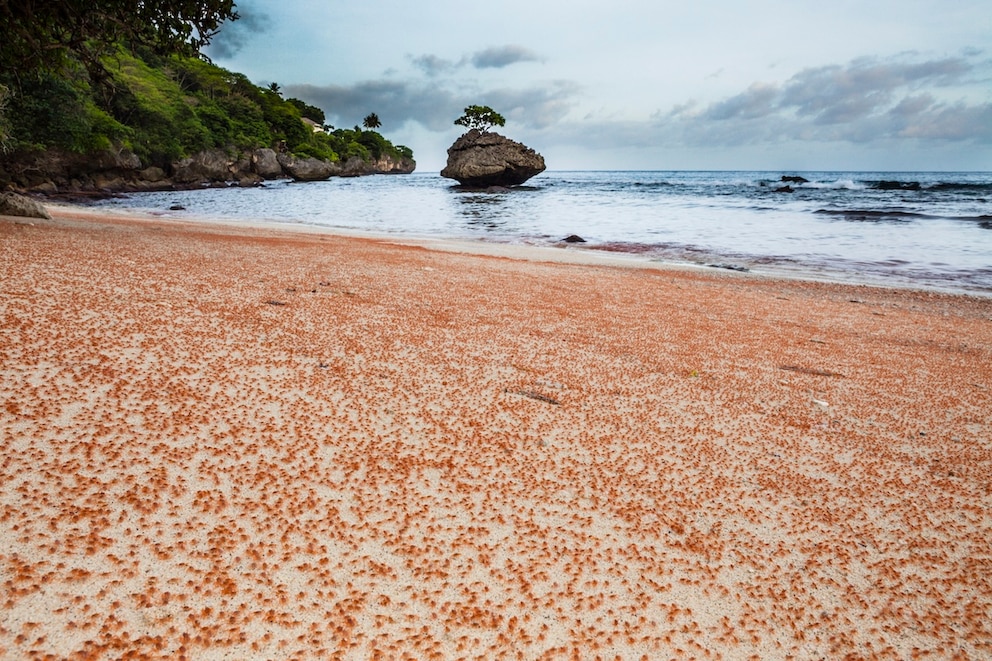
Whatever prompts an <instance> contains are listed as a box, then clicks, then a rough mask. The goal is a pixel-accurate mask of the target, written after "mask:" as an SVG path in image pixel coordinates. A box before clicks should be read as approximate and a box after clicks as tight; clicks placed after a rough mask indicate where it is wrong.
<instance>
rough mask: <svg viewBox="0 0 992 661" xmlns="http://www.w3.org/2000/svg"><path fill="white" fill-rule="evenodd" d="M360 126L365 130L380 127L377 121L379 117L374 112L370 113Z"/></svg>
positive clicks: (380, 123)
mask: <svg viewBox="0 0 992 661" xmlns="http://www.w3.org/2000/svg"><path fill="white" fill-rule="evenodd" d="M362 125H363V126H365V128H367V129H377V128H379V127H380V126H382V122H380V121H379V115H377V114H375V113H374V112H370V113H369V114H368V115H366V116H365V119H364V120H363V121H362Z"/></svg>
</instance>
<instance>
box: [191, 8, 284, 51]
mask: <svg viewBox="0 0 992 661" xmlns="http://www.w3.org/2000/svg"><path fill="white" fill-rule="evenodd" d="M237 12H238V20H236V21H231V22H228V23H225V24H224V25H223V26H222V27H221V29H220V31H219V32H218V33H217V34H216V35H215V36H214V38H213V39H212V40H211V42H210V45H209V46H207V47H206V48H205V49H204V52H206V54H207V55H208V56H209V57H211V58H214V59H221V60H223V59H230V58H232V57H234V55H235V54H237V52H238V51H240V50H241V49H242V48H244V47H245V45H247V44H248V42H249V41H251V40H252V39H253V38H254V37H255V36H256V35H258V34H261V33H262V32H264V31H265V30H266V29H267V27H268V25H269V23H270V19H269V17H268V15H267V14H266V13H265V12H264V11H262V10H261V9H258V8H257V7H256V6H255V5H254V4H247V3H245V2H238V5H237Z"/></svg>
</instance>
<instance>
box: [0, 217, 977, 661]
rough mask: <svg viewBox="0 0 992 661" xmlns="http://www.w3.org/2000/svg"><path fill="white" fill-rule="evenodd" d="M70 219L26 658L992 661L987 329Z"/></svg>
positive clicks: (745, 277)
mask: <svg viewBox="0 0 992 661" xmlns="http://www.w3.org/2000/svg"><path fill="white" fill-rule="evenodd" d="M50 210H51V211H52V214H53V217H54V219H53V220H52V221H45V220H37V219H13V218H7V217H4V218H0V243H2V244H3V251H2V255H3V257H2V260H0V274H2V281H3V283H4V286H3V287H2V288H0V314H2V315H3V316H2V319H3V323H2V325H0V358H2V360H0V437H2V438H3V439H5V453H4V458H3V460H2V462H0V482H2V483H3V484H5V485H6V487H5V489H4V490H3V491H2V492H0V542H2V543H0V584H2V585H3V586H4V590H3V599H2V601H0V603H2V610H0V656H11V657H17V658H27V657H30V656H32V655H34V656H43V655H45V654H50V655H54V656H60V657H69V656H71V655H79V656H87V655H90V656H104V657H109V656H113V657H117V656H123V655H124V654H125V653H128V652H130V653H136V654H140V655H144V656H146V657H148V658H163V659H164V658H197V659H201V658H203V659H212V658H230V657H242V658H245V657H256V658H257V657H268V658H276V657H278V658H290V657H297V658H328V657H332V658H347V659H359V658H373V657H375V656H376V655H380V656H383V657H387V658H388V657H400V656H401V655H402V654H404V653H405V654H407V655H408V656H409V655H412V656H415V657H417V658H455V657H458V656H482V657H485V658H517V655H518V654H522V655H523V656H524V657H525V658H569V657H570V656H574V655H575V654H578V655H579V656H580V657H581V658H587V657H588V658H593V657H595V656H596V655H601V656H603V657H606V658H614V657H616V656H619V657H620V658H624V659H628V658H629V659H639V658H644V657H646V658H659V657H664V658H668V657H673V656H680V657H693V656H694V657H702V656H710V657H713V658H718V657H722V658H746V657H748V656H750V655H756V656H758V657H761V658H784V657H785V656H787V655H792V656H795V657H799V658H820V657H827V658H842V657H844V656H845V655H853V656H861V657H882V658H885V657H889V658H910V657H912V656H913V655H925V654H930V655H938V656H940V655H947V654H949V653H951V654H960V655H962V656H964V657H966V658H979V657H983V656H987V655H989V654H992V627H990V624H989V622H988V618H987V617H986V615H987V613H988V612H989V610H990V609H992V573H990V572H989V571H988V569H989V560H988V559H989V558H992V513H990V512H989V511H988V507H987V503H988V499H989V498H990V496H992V441H990V439H992V413H990V412H992V303H990V301H989V300H987V299H986V298H983V297H980V296H975V295H967V294H948V293H942V292H934V291H925V290H903V289H892V288H882V287H874V286H868V285H846V284H832V283H821V282H814V281H808V280H794V279H782V278H772V277H767V276H763V275H756V274H753V273H743V274H742V273H736V272H731V271H718V270H716V269H709V268H705V267H704V268H677V267H670V266H667V265H662V264H657V263H643V262H636V266H637V267H636V268H631V266H634V264H629V263H627V262H626V260H616V263H614V262H613V261H612V260H607V262H606V263H604V262H603V261H601V260H599V259H595V260H592V261H582V262H579V263H576V262H571V261H569V262H567V263H565V262H561V261H559V262H555V261H550V253H551V252H554V253H560V256H561V257H562V258H563V259H564V258H567V259H569V260H572V259H582V260H588V255H587V254H584V252H585V251H573V250H557V249H537V250H534V251H530V250H525V251H519V252H518V251H517V250H516V247H515V246H514V247H513V248H514V249H513V250H504V249H503V248H500V249H499V250H496V251H495V252H496V254H489V255H478V254H470V253H467V252H462V251H461V248H462V247H463V246H461V245H451V244H448V243H444V244H443V245H442V244H436V245H435V244H433V243H431V242H427V243H426V244H423V245H408V242H407V241H406V240H405V237H404V238H403V239H402V240H399V241H397V240H396V237H378V238H369V237H357V236H346V235H345V234H344V233H341V232H327V233H324V232H313V231H312V229H313V228H312V227H309V226H303V227H300V228H299V229H303V230H305V231H298V229H297V227H295V226H293V227H286V226H283V225H281V224H278V225H276V227H272V228H268V227H258V226H246V225H236V224H207V223H200V222H197V221H192V222H191V221H186V220H179V219H174V218H159V217H151V218H134V217H122V216H117V215H116V214H100V213H93V214H90V213H89V211H88V210H87V212H86V213H83V212H76V211H67V210H65V209H63V208H61V207H53V208H51V209H50ZM486 245H488V244H486ZM546 251H550V252H546ZM521 256H525V257H526V259H524V258H521ZM542 256H543V257H542ZM949 651H950V652H949Z"/></svg>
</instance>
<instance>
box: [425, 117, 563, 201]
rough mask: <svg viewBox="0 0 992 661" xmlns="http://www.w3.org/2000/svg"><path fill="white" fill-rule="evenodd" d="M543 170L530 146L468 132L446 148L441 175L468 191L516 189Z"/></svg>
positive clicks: (499, 136)
mask: <svg viewBox="0 0 992 661" xmlns="http://www.w3.org/2000/svg"><path fill="white" fill-rule="evenodd" d="M544 169H545V165H544V157H543V156H541V155H540V154H538V153H537V152H536V151H534V150H533V149H531V148H530V147H527V146H526V145H522V144H520V143H519V142H515V141H513V140H510V139H509V138H506V137H504V136H502V135H499V134H498V133H489V132H482V131H479V130H478V129H472V130H471V131H469V132H468V133H466V134H465V135H463V136H461V137H460V138H458V139H457V140H455V142H454V144H452V145H451V147H449V148H448V164H447V165H446V166H445V168H444V169H443V170H441V176H442V177H447V178H448V179H455V180H456V181H458V183H460V184H461V185H463V186H470V187H472V188H486V187H489V186H519V185H520V184H522V183H524V182H525V181H527V180H528V179H530V178H531V177H533V176H534V175H536V174H540V173H541V172H544Z"/></svg>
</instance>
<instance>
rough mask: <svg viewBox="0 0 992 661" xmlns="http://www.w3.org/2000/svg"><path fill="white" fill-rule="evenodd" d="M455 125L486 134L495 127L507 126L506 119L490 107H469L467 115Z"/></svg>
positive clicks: (456, 121)
mask: <svg viewBox="0 0 992 661" xmlns="http://www.w3.org/2000/svg"><path fill="white" fill-rule="evenodd" d="M455 124H456V125H457V126H464V127H465V128H467V129H468V130H470V131H471V130H472V129H478V130H479V131H482V132H483V133H485V132H486V131H488V130H489V129H491V128H492V127H494V126H506V118H504V117H503V115H501V114H499V113H498V112H496V111H495V110H493V109H492V108H490V107H489V106H469V107H467V108H465V114H464V115H462V116H461V117H459V118H458V119H456V120H455Z"/></svg>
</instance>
